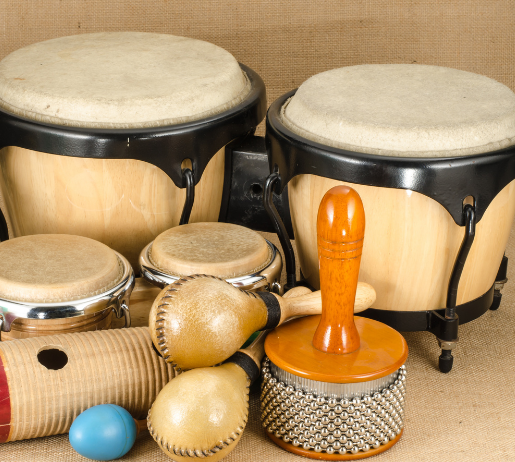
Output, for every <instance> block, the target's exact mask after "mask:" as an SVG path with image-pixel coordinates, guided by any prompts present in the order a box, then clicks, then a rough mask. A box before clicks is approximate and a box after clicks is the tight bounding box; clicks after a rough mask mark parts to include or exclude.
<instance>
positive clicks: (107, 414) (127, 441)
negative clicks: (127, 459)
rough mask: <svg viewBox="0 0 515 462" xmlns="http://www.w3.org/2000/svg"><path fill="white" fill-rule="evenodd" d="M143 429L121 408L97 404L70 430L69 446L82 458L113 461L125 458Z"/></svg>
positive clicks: (141, 422) (74, 423) (86, 411)
mask: <svg viewBox="0 0 515 462" xmlns="http://www.w3.org/2000/svg"><path fill="white" fill-rule="evenodd" d="M145 428H146V422H145V421H144V420H135V419H133V418H132V416H131V415H130V414H129V413H128V412H127V411H126V410H125V409H124V408H123V407H120V406H117V405H115V404H99V405H98V406H93V407H90V408H89V409H86V410H85V411H84V412H83V413H82V414H80V415H79V416H78V417H77V418H76V419H75V420H74V421H73V423H72V426H71V427H70V434H69V439H70V444H71V445H72V447H73V449H75V450H76V451H77V452H78V453H79V454H80V455H81V456H84V457H87V458H88V459H92V460H114V459H118V458H119V457H122V456H123V455H125V454H127V452H129V450H130V449H131V448H132V446H133V444H134V441H136V435H137V434H138V433H139V432H140V431H141V430H142V429H145Z"/></svg>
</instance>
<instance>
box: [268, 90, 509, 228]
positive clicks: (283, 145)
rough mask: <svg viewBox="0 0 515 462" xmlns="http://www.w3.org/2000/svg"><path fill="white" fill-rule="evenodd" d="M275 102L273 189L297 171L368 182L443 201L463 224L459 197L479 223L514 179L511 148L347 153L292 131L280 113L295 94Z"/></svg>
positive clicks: (271, 123)
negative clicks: (440, 153)
mask: <svg viewBox="0 0 515 462" xmlns="http://www.w3.org/2000/svg"><path fill="white" fill-rule="evenodd" d="M295 92H296V90H293V91H290V92H288V93H286V94H284V95H282V96H281V97H279V98H278V99H277V100H275V101H274V102H273V103H272V105H271V106H270V108H269V109H268V113H267V117H266V135H265V139H266V148H267V152H268V156H269V166H270V172H279V174H280V176H281V182H280V185H278V189H277V190H276V191H277V192H281V191H282V190H283V189H284V187H285V186H286V184H288V182H289V181H290V180H291V179H292V178H293V177H295V176H296V175H299V174H312V175H318V176H321V177H325V178H331V179H334V180H339V181H345V182H349V183H354V184H361V185H367V186H377V187H386V188H393V189H404V190H411V191H416V192H418V193H421V194H423V195H425V196H427V197H429V198H431V199H433V200H435V201H437V202H438V203H439V204H440V205H442V206H443V207H444V208H445V209H446V210H447V211H448V212H449V214H450V215H451V216H452V218H453V220H454V221H455V222H456V224H458V225H459V226H464V225H465V222H464V217H463V200H464V199H465V198H466V197H468V196H473V197H474V201H475V204H474V205H475V211H476V222H479V221H480V219H481V218H482V216H483V214H484V213H485V211H486V209H487V208H488V205H490V203H491V201H492V200H493V199H494V198H495V196H496V195H497V194H498V193H499V192H500V191H501V190H502V189H503V188H504V187H505V186H506V185H507V184H509V183H510V182H511V181H512V180H514V179H515V146H511V147H509V148H505V149H501V150H498V151H493V152H488V153H485V154H474V155H470V156H458V157H436V158H435V157H416V158H415V157H393V156H382V155H381V156H379V155H374V154H366V153H360V152H354V151H348V150H345V149H340V148H336V147H332V146H327V145H323V144H320V143H317V142H315V141H311V140H308V139H306V138H303V137H302V136H300V135H298V134H296V133H294V132H292V131H291V130H290V129H289V128H287V127H286V126H285V125H284V123H283V122H282V120H281V117H280V111H281V108H282V106H283V105H284V104H285V102H286V101H287V100H288V99H289V98H291V97H292V96H293V95H294V94H295Z"/></svg>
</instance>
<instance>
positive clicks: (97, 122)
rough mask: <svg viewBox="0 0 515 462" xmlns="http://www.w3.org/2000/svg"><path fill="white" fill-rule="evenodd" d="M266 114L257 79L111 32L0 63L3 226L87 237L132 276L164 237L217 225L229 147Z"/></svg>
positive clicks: (216, 53)
mask: <svg viewBox="0 0 515 462" xmlns="http://www.w3.org/2000/svg"><path fill="white" fill-rule="evenodd" d="M265 111H266V96H265V88H264V84H263V82H262V80H261V79H260V78H259V76H258V75H257V74H256V73H254V72H253V71H252V70H251V69H249V68H247V67H245V66H243V65H240V64H238V62H237V61H236V59H235V58H234V57H233V56H232V55H231V54H230V53H229V52H227V51H225V50H223V49H221V48H219V47H218V46H215V45H213V44H210V43H207V42H203V41H199V40H194V39H189V38H185V37H176V36H172V35H164V34H151V33H140V32H113V33H96V34H84V35H77V36H70V37H62V38H58V39H53V40H49V41H46V42H41V43H36V44H33V45H30V46H27V47H25V48H22V49H20V50H17V51H15V52H13V53H11V54H10V55H8V56H7V57H6V58H4V59H3V60H2V61H1V62H0V149H1V148H3V149H2V150H1V151H0V170H1V175H0V188H1V195H2V198H3V200H2V201H0V205H1V206H2V210H3V212H4V214H5V216H6V223H4V225H6V226H7V228H8V232H9V235H10V237H17V236H23V235H29V234H43V233H49V234H51V233H66V234H75V235H82V236H86V237H90V238H92V239H95V240H98V241H100V242H103V243H104V244H106V245H108V246H109V247H111V248H112V249H114V250H115V251H117V252H119V253H121V254H122V255H124V256H125V257H126V258H127V259H128V260H129V261H130V263H131V264H132V265H133V267H134V268H136V267H137V262H138V256H139V253H140V251H141V249H142V248H143V247H144V246H145V245H146V244H147V243H148V242H149V241H151V240H152V239H154V238H155V237H156V236H157V235H158V234H160V233H161V232H163V231H165V230H166V229H169V228H171V227H173V226H176V225H178V224H179V223H188V221H191V222H197V221H217V220H218V218H219V213H220V205H221V202H222V196H223V194H224V168H225V167H224V164H225V159H224V146H225V145H226V144H227V143H229V142H230V141H232V140H234V139H236V138H238V137H242V136H244V135H246V134H248V133H249V132H252V131H253V130H254V129H255V127H256V126H257V125H258V123H259V122H260V121H261V120H262V118H263V117H264V115H265ZM2 202H3V203H2ZM4 228H5V226H4ZM3 234H4V238H5V237H6V236H5V229H4V233H3Z"/></svg>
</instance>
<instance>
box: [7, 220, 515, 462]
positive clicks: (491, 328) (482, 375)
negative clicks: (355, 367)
mask: <svg viewBox="0 0 515 462" xmlns="http://www.w3.org/2000/svg"><path fill="white" fill-rule="evenodd" d="M270 236H271V235H266V237H267V238H270ZM272 237H274V236H272ZM272 240H274V241H275V243H276V245H278V244H279V243H278V242H277V240H276V239H272ZM506 255H507V256H508V258H509V259H510V264H509V270H508V278H509V281H508V283H507V284H506V286H505V287H504V290H503V299H502V303H501V307H500V308H499V310H498V311H489V312H487V313H486V314H485V315H484V316H482V317H481V318H479V319H477V320H475V321H472V322H471V323H469V324H465V325H463V326H461V327H460V332H459V335H460V341H459V343H458V347H457V348H456V350H454V351H455V353H454V356H455V361H454V368H453V370H452V371H451V372H450V373H449V374H442V373H440V372H439V371H438V355H439V354H440V350H439V349H438V345H437V342H436V339H435V337H434V336H433V335H432V334H429V333H427V332H417V333H406V334H405V336H406V339H407V341H408V345H409V348H410V352H409V357H408V361H407V364H406V365H407V370H408V382H407V383H408V385H407V399H406V420H405V430H404V435H403V436H402V438H401V440H400V441H399V443H398V444H397V445H395V446H394V447H393V448H392V449H390V450H389V451H387V452H385V453H383V454H380V455H378V456H376V457H374V458H373V459H372V460H374V461H377V462H399V461H402V462H404V461H406V462H407V461H414V462H435V461H442V462H443V461H449V462H451V461H452V462H465V461H470V462H478V461H481V462H487V461H488V462H490V461H491V462H497V461H513V460H515V387H514V384H515V264H514V262H515V226H514V227H513V229H512V233H511V237H510V241H509V243H508V249H507V252H506ZM85 379H86V378H85ZM259 419H260V412H259V388H258V387H256V386H254V387H253V389H252V393H251V404H250V415H249V422H248V425H247V428H246V430H245V433H244V434H243V437H242V439H241V441H240V443H239V444H238V446H236V449H235V450H234V451H233V452H232V453H230V454H229V455H228V456H227V457H226V458H225V459H223V460H224V461H227V462H290V461H291V462H293V461H302V460H307V459H304V458H303V457H299V456H294V455H293V454H290V453H288V452H286V451H283V450H282V449H279V448H278V447H277V446H275V445H274V444H273V443H272V442H271V441H270V440H269V439H268V438H267V437H266V436H265V433H264V429H263V428H262V427H261V424H260V420H259ZM86 460H87V459H84V458H83V457H82V456H79V455H78V454H77V453H75V452H74V450H73V449H72V448H71V446H70V444H69V442H68V436H67V435H61V436H53V437H47V438H38V439H34V440H28V441H18V442H13V443H6V444H3V445H0V461H1V462H29V461H30V462H55V461H59V462H75V461H77V462H79V461H83V462H85V461H86ZM118 460H120V461H134V462H136V461H138V462H166V461H168V460H170V459H169V458H168V457H167V456H166V455H165V454H164V453H163V452H161V449H159V447H158V446H157V444H156V443H155V442H154V440H153V439H152V438H151V437H150V435H148V434H146V435H144V436H140V437H138V439H137V440H136V443H135V445H134V447H133V448H132V450H131V451H130V452H129V453H128V454H127V455H126V456H125V457H122V458H121V459H118ZM199 460H200V459H199ZM206 460H207V459H206Z"/></svg>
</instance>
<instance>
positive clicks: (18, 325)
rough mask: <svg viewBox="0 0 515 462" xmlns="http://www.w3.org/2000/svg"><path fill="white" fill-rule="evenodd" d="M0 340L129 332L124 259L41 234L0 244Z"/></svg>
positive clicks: (79, 241)
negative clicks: (120, 325) (121, 326)
mask: <svg viewBox="0 0 515 462" xmlns="http://www.w3.org/2000/svg"><path fill="white" fill-rule="evenodd" d="M0 261H1V262H2V264H1V265H0V306H1V311H0V339H1V340H12V339H17V338H25V337H37V336H43V335H52V334H57V333H69V332H78V331H90V330H102V329H109V328H110V327H111V321H112V318H113V313H114V315H115V316H116V317H118V318H122V317H124V318H125V326H126V327H128V326H130V322H131V321H130V314H129V297H130V295H131V292H132V289H133V287H134V272H133V270H132V267H131V265H130V264H129V262H128V261H127V259H126V258H125V257H123V256H122V255H120V254H119V253H118V252H115V251H114V250H112V249H110V248H109V247H107V246H106V245H104V244H102V243H100V242H97V241H94V240H92V239H89V238H86V237H82V236H71V235H65V234H41V235H34V236H24V237H19V238H15V239H11V240H8V241H5V242H2V243H0Z"/></svg>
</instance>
